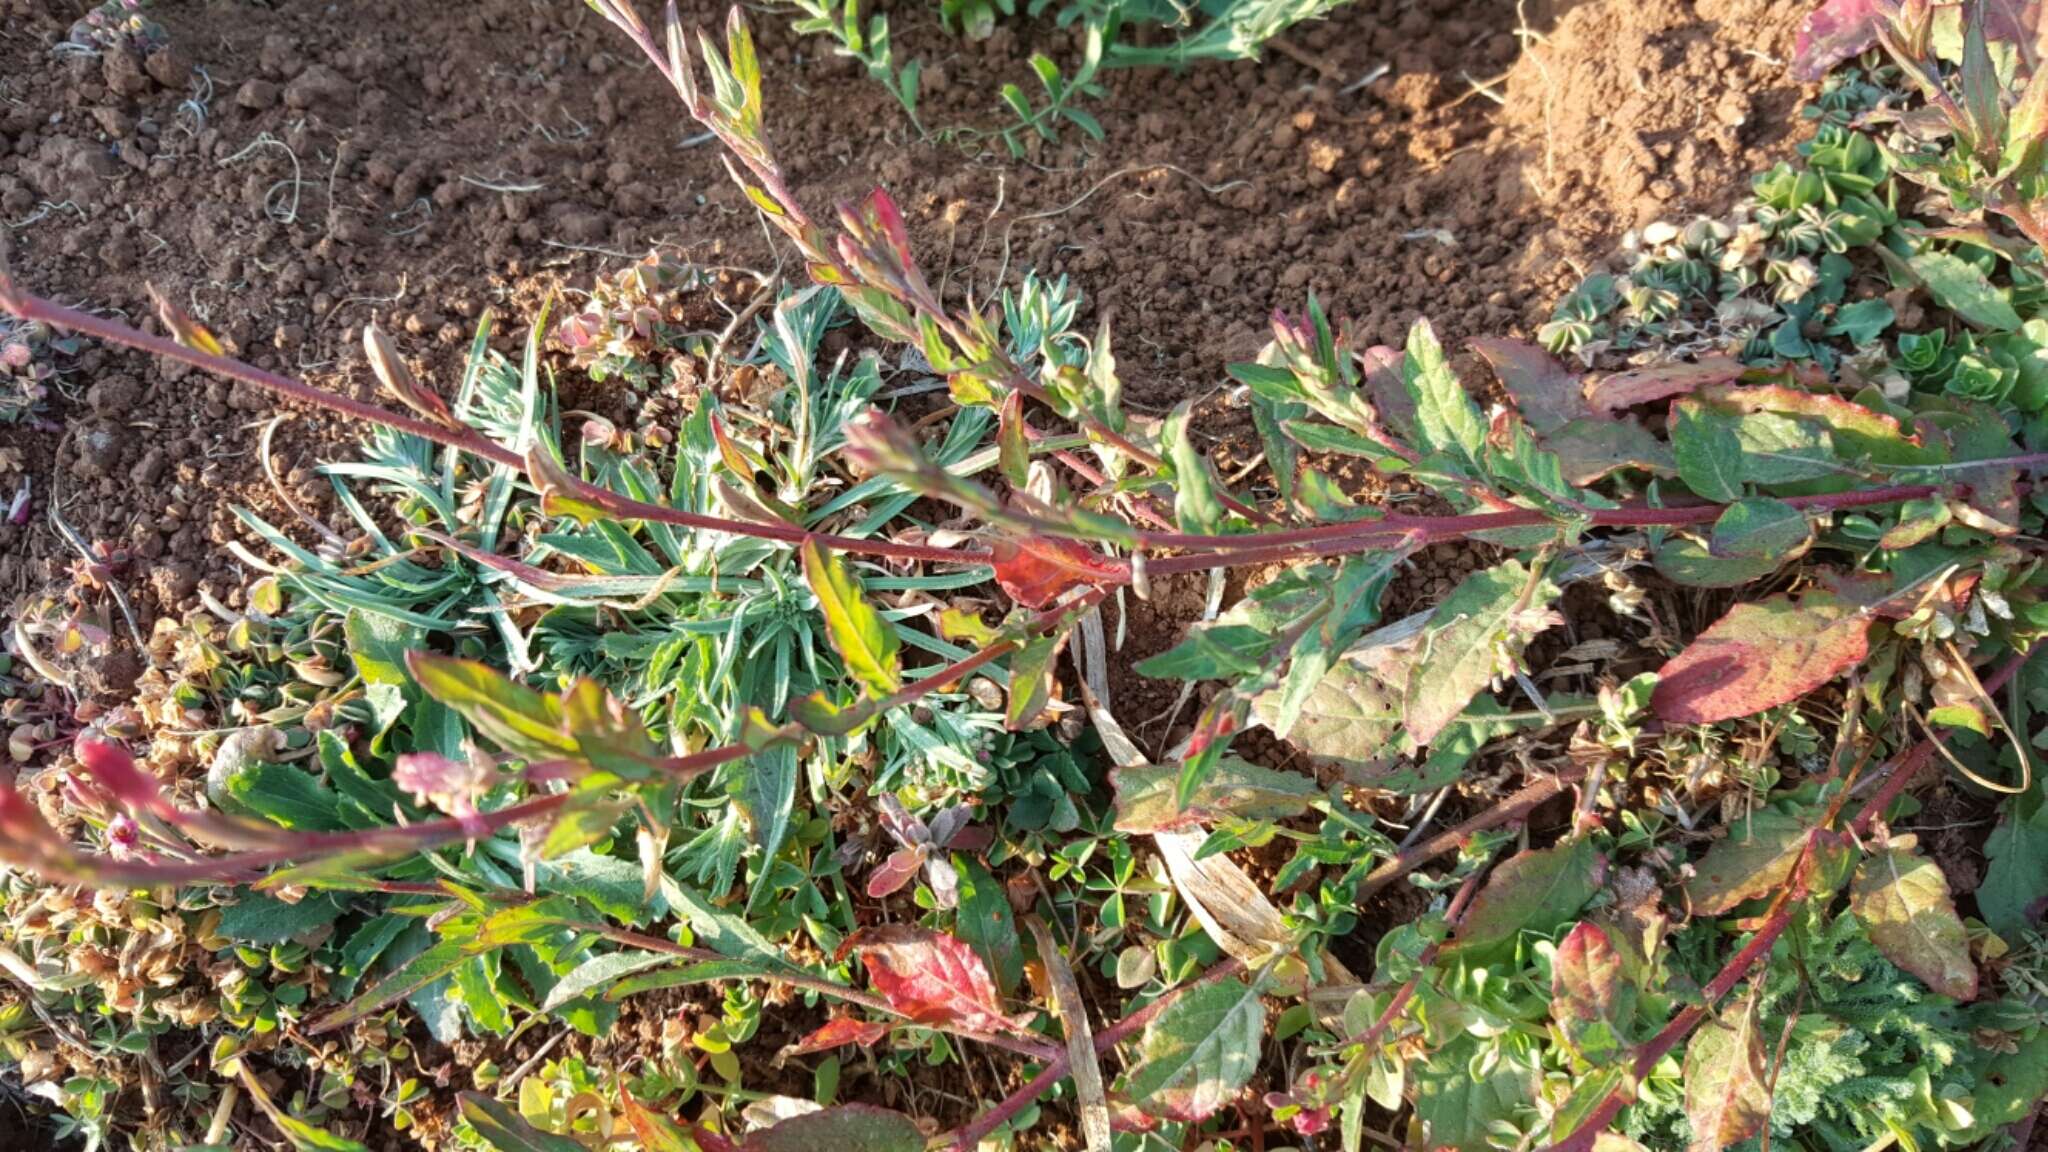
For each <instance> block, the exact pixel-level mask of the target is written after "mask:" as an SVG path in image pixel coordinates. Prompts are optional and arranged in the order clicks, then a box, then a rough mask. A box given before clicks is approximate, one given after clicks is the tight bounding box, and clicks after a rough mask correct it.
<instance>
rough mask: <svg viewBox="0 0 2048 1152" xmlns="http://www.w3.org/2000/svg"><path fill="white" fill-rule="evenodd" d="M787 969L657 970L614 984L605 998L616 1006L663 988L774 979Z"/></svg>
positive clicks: (718, 964) (736, 963) (722, 965)
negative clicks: (618, 1002) (630, 998)
mask: <svg viewBox="0 0 2048 1152" xmlns="http://www.w3.org/2000/svg"><path fill="white" fill-rule="evenodd" d="M788 972H789V968H788V967H787V966H782V967H773V966H770V965H767V964H763V963H761V962H759V961H756V960H702V961H699V962H697V963H695V964H684V965H680V966H678V967H674V968H657V969H655V970H654V971H652V972H642V973H639V974H636V975H632V976H627V977H624V978H622V979H620V980H618V981H617V982H615V983H614V984H613V985H612V986H611V989H610V990H609V991H607V992H606V993H605V994H604V998H605V999H606V1000H608V1001H612V1002H617V1001H620V1000H625V999H627V998H629V997H632V996H638V995H639V994H640V993H642V992H655V991H659V990H661V989H663V988H687V987H689V986H690V985H692V984H721V983H724V982H726V981H730V980H763V979H772V978H774V977H775V976H777V975H778V974H787V973H788Z"/></svg>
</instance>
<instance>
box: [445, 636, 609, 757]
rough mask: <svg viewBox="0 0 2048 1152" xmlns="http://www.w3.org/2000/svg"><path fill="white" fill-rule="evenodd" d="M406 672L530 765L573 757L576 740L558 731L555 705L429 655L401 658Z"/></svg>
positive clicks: (471, 663)
mask: <svg viewBox="0 0 2048 1152" xmlns="http://www.w3.org/2000/svg"><path fill="white" fill-rule="evenodd" d="M406 666H407V667H408V668H410V669H411V670H412V675H413V679H414V680H415V681H417V682H418V683H419V686H420V690H421V691H423V692H425V693H426V694H427V695H428V696H429V697H431V698H433V699H435V700H438V701H440V702H441V703H443V704H445V705H447V706H448V707H450V708H452V709H454V710H455V711H456V712H457V713H458V714H460V715H461V716H462V718H463V719H465V720H467V721H469V722H470V724H471V725H473V726H475V728H476V730H477V731H478V732H480V733H482V734H483V735H485V736H487V737H489V738H490V739H491V741H492V742H494V743H496V744H497V745H498V746H499V747H500V748H503V749H504V750H505V751H507V752H510V753H512V754H513V755H515V756H525V757H528V758H530V759H559V758H563V757H572V758H573V757H574V756H575V755H576V754H577V748H576V740H575V738H574V737H572V736H570V735H569V734H568V733H567V732H565V731H563V728H562V709H561V701H559V700H558V699H556V698H555V697H553V696H548V695H545V694H543V693H540V692H536V691H534V690H533V689H531V688H528V687H526V686H525V685H523V684H517V683H514V682H513V681H512V680H511V678H509V677H507V676H506V675H505V674H504V673H502V672H500V671H498V670H497V669H495V668H492V667H491V666H490V665H488V664H482V663H479V662H477V661H475V660H460V659H457V658H455V657H453V656H439V655H435V654H434V653H431V652H423V651H413V652H409V653H407V654H406Z"/></svg>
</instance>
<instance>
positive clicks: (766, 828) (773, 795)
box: [733, 744, 803, 903]
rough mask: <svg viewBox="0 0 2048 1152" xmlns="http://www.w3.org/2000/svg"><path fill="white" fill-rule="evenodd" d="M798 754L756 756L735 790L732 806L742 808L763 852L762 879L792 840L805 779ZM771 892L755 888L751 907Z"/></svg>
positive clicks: (773, 751) (781, 751) (782, 750)
mask: <svg viewBox="0 0 2048 1152" xmlns="http://www.w3.org/2000/svg"><path fill="white" fill-rule="evenodd" d="M797 751H798V750H797V749H796V748H795V747H794V746H792V745H788V744H780V745H777V746H775V747H773V748H770V749H767V750H766V751H763V752H758V753H756V754H754V755H753V756H751V757H749V758H748V759H747V760H746V761H745V763H744V764H742V765H741V767H740V769H739V780H738V781H737V782H736V783H735V785H734V786H733V803H735V804H737V805H739V809H740V813H741V815H744V816H745V817H746V818H747V827H748V829H749V830H751V831H752V832H753V834H754V846H755V847H757V848H759V849H760V851H761V872H762V874H763V875H765V874H766V873H767V870H768V866H769V865H770V864H771V863H772V862H773V861H774V859H775V856H776V854H777V853H779V852H781V851H782V845H783V844H784V843H785V842H786V841H787V840H788V839H789V826H790V820H791V818H792V817H793V816H794V815H795V813H796V786H797V781H798V779H799V778H800V777H801V776H802V775H803V765H802V764H801V763H800V762H799V759H798V756H797ZM770 890H771V889H770V886H769V885H767V884H756V885H755V886H754V892H753V893H751V894H750V895H749V903H751V902H752V899H753V897H755V896H758V895H760V894H761V893H765V892H768V891H770Z"/></svg>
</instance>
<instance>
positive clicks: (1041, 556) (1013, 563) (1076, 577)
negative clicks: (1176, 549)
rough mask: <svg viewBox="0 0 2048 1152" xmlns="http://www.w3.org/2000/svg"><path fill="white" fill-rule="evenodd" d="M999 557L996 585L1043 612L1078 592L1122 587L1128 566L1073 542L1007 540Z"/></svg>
mask: <svg viewBox="0 0 2048 1152" xmlns="http://www.w3.org/2000/svg"><path fill="white" fill-rule="evenodd" d="M990 551H992V552H994V553H995V570H996V583H998V584H1000V585H1002V587H1003V591H1005V592H1008V593H1009V594H1010V598H1011V599H1012V600H1015V601H1016V602H1017V603H1019V604H1022V605H1024V606H1025V607H1026V608H1043V607H1045V606H1046V605H1048V604H1051V603H1052V602H1053V601H1055V600H1057V599H1059V598H1060V597H1061V596H1064V595H1066V594H1067V593H1068V592H1071V591H1073V590H1074V589H1076V588H1083V587H1088V586H1092V585H1096V584H1105V583H1111V584H1113V583H1122V582H1123V580H1124V578H1125V574H1126V570H1125V568H1124V566H1123V565H1122V564H1120V563H1117V562H1116V561H1113V560H1110V559H1108V558H1107V557H1103V556H1098V555H1096V554H1095V553H1094V552H1091V551H1089V550H1088V549H1087V548H1085V547H1082V546H1081V545H1079V544H1076V543H1074V542H1073V541H1071V540H1060V539H1056V538H1053V537H1049V536H1048V537H1036V536H1028V537H1003V538H1000V539H997V540H996V541H994V542H993V543H992V545H991V546H990Z"/></svg>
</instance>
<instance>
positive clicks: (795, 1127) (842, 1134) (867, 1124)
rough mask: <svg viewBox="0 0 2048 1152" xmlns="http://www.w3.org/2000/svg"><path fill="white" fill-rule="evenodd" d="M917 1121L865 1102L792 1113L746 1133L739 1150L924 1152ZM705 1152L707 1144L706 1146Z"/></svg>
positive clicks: (921, 1131)
mask: <svg viewBox="0 0 2048 1152" xmlns="http://www.w3.org/2000/svg"><path fill="white" fill-rule="evenodd" d="M926 1143H927V1141H926V1139H925V1135H924V1130H923V1129H921V1128H919V1127H918V1126H917V1121H915V1120H912V1119H911V1118H910V1117H908V1116H905V1115H904V1114H903V1113H901V1112H891V1111H889V1110H888V1109H885V1108H875V1107H872V1106H870V1105H867V1104H843V1105H841V1106H839V1107H837V1108H827V1109H825V1110H823V1111H821V1112H812V1113H809V1114H807V1115H803V1116H794V1117H791V1118H790V1119H788V1120H784V1121H783V1122H782V1123H780V1124H777V1125H775V1126H774V1127H773V1128H767V1129H763V1130H762V1131H759V1132H756V1133H754V1134H753V1135H751V1136H748V1137H747V1139H746V1141H745V1142H744V1143H743V1144H741V1145H740V1149H741V1152H924V1146H925V1144H926ZM707 1152H708V1148H707Z"/></svg>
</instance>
